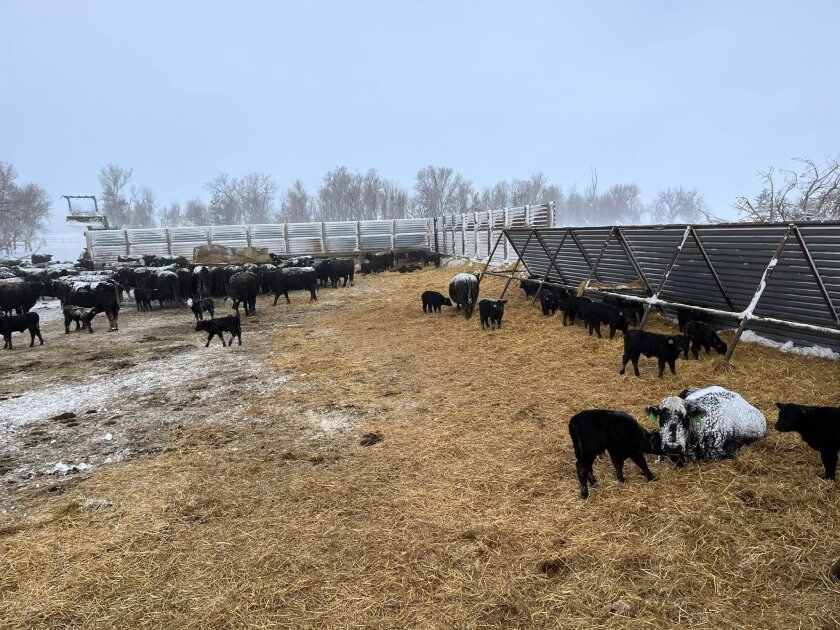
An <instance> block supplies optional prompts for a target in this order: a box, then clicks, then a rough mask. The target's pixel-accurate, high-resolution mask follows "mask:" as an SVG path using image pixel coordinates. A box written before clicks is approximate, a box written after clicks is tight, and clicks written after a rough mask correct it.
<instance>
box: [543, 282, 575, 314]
mask: <svg viewBox="0 0 840 630" xmlns="http://www.w3.org/2000/svg"><path fill="white" fill-rule="evenodd" d="M568 299H569V294H568V293H567V292H566V289H564V288H562V287H554V286H549V285H544V286H543V288H542V291H540V307H541V308H542V314H543V315H545V316H546V317H548V316H549V315H554V313H556V312H557V311H558V310H560V309H563V308H564V307H565V305H566V301H567V300H568Z"/></svg>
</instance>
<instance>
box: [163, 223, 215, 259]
mask: <svg viewBox="0 0 840 630" xmlns="http://www.w3.org/2000/svg"><path fill="white" fill-rule="evenodd" d="M206 244H207V228H206V227H179V228H169V251H170V253H171V254H172V255H173V256H183V257H184V258H187V259H189V260H192V255H193V250H195V248H196V247H200V246H201V245H206Z"/></svg>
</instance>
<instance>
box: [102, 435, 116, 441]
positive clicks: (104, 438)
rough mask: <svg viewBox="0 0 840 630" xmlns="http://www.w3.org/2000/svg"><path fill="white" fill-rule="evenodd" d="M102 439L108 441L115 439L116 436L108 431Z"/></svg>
mask: <svg viewBox="0 0 840 630" xmlns="http://www.w3.org/2000/svg"><path fill="white" fill-rule="evenodd" d="M102 439H103V440H105V441H106V442H110V441H111V440H113V439H114V436H113V435H112V434H111V433H106V434H105V436H104V437H103V438H102Z"/></svg>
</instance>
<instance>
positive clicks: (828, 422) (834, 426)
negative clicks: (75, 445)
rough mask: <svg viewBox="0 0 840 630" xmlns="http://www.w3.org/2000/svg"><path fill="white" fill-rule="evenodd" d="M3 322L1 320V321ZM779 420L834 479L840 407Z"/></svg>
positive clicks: (783, 412) (784, 408)
mask: <svg viewBox="0 0 840 630" xmlns="http://www.w3.org/2000/svg"><path fill="white" fill-rule="evenodd" d="M0 321H2V320H0ZM776 407H778V408H779V420H778V421H777V422H776V430H777V431H782V432H787V431H796V432H797V433H798V434H799V435H801V436H802V439H803V440H805V443H806V444H807V445H808V446H810V447H811V448H812V449H814V450H816V451H819V452H820V456H821V457H822V463H823V467H824V468H825V475H824V478H825V479H829V480H834V478H835V475H836V473H837V454H838V452H840V407H814V406H810V405H796V404H793V403H779V402H777V403H776Z"/></svg>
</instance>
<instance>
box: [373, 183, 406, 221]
mask: <svg viewBox="0 0 840 630" xmlns="http://www.w3.org/2000/svg"><path fill="white" fill-rule="evenodd" d="M407 216H408V191H406V189H405V188H403V187H402V186H400V185H399V184H397V183H396V182H392V181H388V180H386V181H384V182H382V189H381V190H380V193H379V213H378V215H377V218H379V219H404V218H406V217H407Z"/></svg>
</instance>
